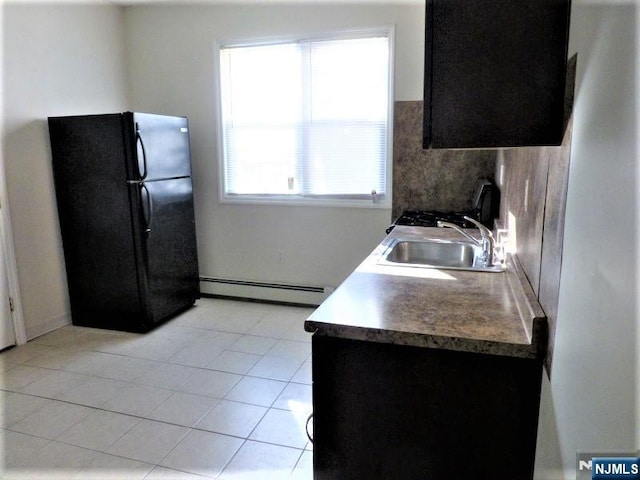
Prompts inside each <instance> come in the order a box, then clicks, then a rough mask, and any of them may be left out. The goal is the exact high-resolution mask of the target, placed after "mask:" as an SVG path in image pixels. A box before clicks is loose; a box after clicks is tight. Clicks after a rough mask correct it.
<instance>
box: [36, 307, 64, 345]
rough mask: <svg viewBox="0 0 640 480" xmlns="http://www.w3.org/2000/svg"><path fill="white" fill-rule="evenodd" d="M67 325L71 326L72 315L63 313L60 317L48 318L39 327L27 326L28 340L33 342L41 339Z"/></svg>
mask: <svg viewBox="0 0 640 480" xmlns="http://www.w3.org/2000/svg"><path fill="white" fill-rule="evenodd" d="M66 325H71V314H70V313H67V312H63V313H61V314H59V315H55V316H53V317H51V318H48V319H47V320H45V321H44V322H40V323H38V324H37V325H31V326H27V328H26V333H27V340H33V339H34V338H37V337H40V336H42V335H44V334H46V333H49V332H52V331H54V330H57V329H58V328H61V327H64V326H66Z"/></svg>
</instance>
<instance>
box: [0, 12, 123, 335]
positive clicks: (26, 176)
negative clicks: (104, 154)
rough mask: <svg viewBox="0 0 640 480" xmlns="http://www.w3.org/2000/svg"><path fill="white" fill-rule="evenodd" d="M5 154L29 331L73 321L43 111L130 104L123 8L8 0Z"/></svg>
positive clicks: (113, 108) (56, 112) (47, 113)
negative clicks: (12, 0)
mask: <svg viewBox="0 0 640 480" xmlns="http://www.w3.org/2000/svg"><path fill="white" fill-rule="evenodd" d="M3 8H4V24H3V35H4V37H3V43H4V50H3V54H2V61H3V73H4V77H3V80H4V82H3V83H4V111H3V113H4V128H3V130H2V137H3V153H4V162H5V169H6V175H7V184H8V192H9V202H10V205H11V217H12V224H13V233H14V240H15V249H16V257H17V261H18V273H19V279H20V290H21V293H22V305H23V309H24V318H25V324H26V329H27V336H28V337H29V338H33V337H34V336H36V335H38V334H41V333H44V332H45V331H47V330H50V329H52V328H55V327H57V326H59V325H60V324H63V323H68V322H69V321H70V317H69V315H70V312H69V301H68V293H67V288H66V277H65V270H64V261H63V256H62V243H61V239H60V230H59V227H58V217H57V210H56V204H55V196H54V190H53V178H52V171H51V153H50V147H49V137H48V129H47V124H46V119H47V116H53V115H72V114H84V113H98V112H105V111H109V112H111V111H121V110H123V109H125V108H126V107H127V105H128V104H127V94H126V76H125V73H126V72H125V62H124V37H123V19H122V9H121V8H120V7H116V6H113V5H111V6H88V5H84V6H83V5H76V4H72V5H67V6H62V5H47V4H44V3H36V4H25V3H24V2H20V3H13V2H5V4H4V7H3Z"/></svg>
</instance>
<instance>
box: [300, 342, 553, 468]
mask: <svg viewBox="0 0 640 480" xmlns="http://www.w3.org/2000/svg"><path fill="white" fill-rule="evenodd" d="M312 348H313V436H314V444H313V464H314V479H315V480H362V479H391V478H394V479H395V478H397V479H403V480H422V479H426V478H428V479H433V480H442V479H446V480H469V479H479V480H486V479H491V480H531V478H532V477H533V464H534V458H535V447H536V432H537V423H538V411H539V401H540V382H541V378H542V363H541V362H540V361H539V360H531V359H521V358H510V357H499V356H494V355H483V354H474V353H465V352H453V351H447V350H435V349H429V348H418V347H409V346H401V345H389V344H384V343H375V342H365V341H358V340H347V339H341V338H332V337H325V336H318V334H315V335H314V336H313V338H312Z"/></svg>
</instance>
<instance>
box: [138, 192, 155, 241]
mask: <svg viewBox="0 0 640 480" xmlns="http://www.w3.org/2000/svg"><path fill="white" fill-rule="evenodd" d="M140 197H141V203H142V213H143V216H144V222H145V230H144V233H145V235H146V236H149V235H150V234H151V221H152V220H153V200H152V198H151V193H149V189H148V188H147V186H146V185H145V184H144V183H141V184H140ZM142 197H144V198H142Z"/></svg>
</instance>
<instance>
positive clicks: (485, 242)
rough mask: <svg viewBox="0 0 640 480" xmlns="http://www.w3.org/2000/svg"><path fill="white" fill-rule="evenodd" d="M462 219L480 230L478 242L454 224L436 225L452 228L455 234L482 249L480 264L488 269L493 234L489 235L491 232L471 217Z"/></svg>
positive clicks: (491, 258) (493, 241)
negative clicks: (460, 235)
mask: <svg viewBox="0 0 640 480" xmlns="http://www.w3.org/2000/svg"><path fill="white" fill-rule="evenodd" d="M462 218H464V219H465V220H467V221H468V222H471V223H473V224H474V225H475V226H476V227H478V230H480V236H481V238H480V240H478V239H477V238H475V237H474V236H473V235H470V234H469V233H467V232H465V231H464V230H463V229H462V228H460V227H459V226H458V225H456V224H454V223H449V222H442V221H440V220H438V222H437V224H436V225H438V227H441V228H443V227H446V228H453V229H454V230H455V231H456V232H459V233H461V234H462V235H464V236H465V237H467V238H468V239H469V240H471V241H472V242H473V243H475V244H476V245H478V246H479V247H482V257H480V259H481V260H482V263H483V264H484V266H485V267H490V266H491V265H493V251H494V247H495V240H494V239H493V233H491V230H489V229H488V228H487V227H485V226H484V225H483V224H481V223H480V222H478V221H477V220H475V219H473V218H471V217H467V216H466V215H465V216H463V217H462Z"/></svg>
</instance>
